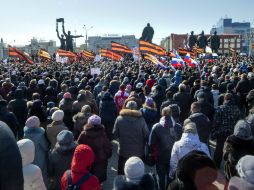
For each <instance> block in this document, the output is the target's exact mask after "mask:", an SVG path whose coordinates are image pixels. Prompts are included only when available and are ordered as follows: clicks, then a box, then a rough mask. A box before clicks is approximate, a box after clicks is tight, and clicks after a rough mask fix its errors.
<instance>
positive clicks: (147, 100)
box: [145, 97, 154, 107]
mask: <svg viewBox="0 0 254 190" xmlns="http://www.w3.org/2000/svg"><path fill="white" fill-rule="evenodd" d="M145 103H146V105H147V106H149V107H154V101H153V98H150V97H149V98H146V101H145Z"/></svg>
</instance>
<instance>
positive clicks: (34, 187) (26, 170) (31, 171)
mask: <svg viewBox="0 0 254 190" xmlns="http://www.w3.org/2000/svg"><path fill="white" fill-rule="evenodd" d="M17 144H18V147H19V150H20V153H21V157H22V165H23V176H24V189H25V190H46V187H45V184H44V182H43V178H42V174H41V169H40V168H39V167H38V166H36V165H34V164H32V162H33V161H34V153H35V147H34V143H33V142H32V141H31V140H29V139H23V140H20V141H18V142H17Z"/></svg>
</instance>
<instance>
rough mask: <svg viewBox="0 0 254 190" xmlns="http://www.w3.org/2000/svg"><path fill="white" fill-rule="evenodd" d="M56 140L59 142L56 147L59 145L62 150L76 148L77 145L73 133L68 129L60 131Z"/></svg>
mask: <svg viewBox="0 0 254 190" xmlns="http://www.w3.org/2000/svg"><path fill="white" fill-rule="evenodd" d="M56 140H57V143H56V145H55V147H56V148H58V147H59V148H61V149H62V150H70V149H74V148H75V147H76V146H77V145H76V143H75V142H74V137H73V133H72V132H71V131H68V130H62V131H61V132H60V133H58V135H57V137H56Z"/></svg>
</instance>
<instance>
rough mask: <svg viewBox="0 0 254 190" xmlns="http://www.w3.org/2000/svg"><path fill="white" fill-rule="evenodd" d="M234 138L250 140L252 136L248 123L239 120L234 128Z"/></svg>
mask: <svg viewBox="0 0 254 190" xmlns="http://www.w3.org/2000/svg"><path fill="white" fill-rule="evenodd" d="M234 136H236V137H238V138H239V139H242V140H251V139H252V138H253V136H252V132H251V128H250V125H249V123H248V122H247V121H244V120H239V121H238V122H237V123H236V125H235V128H234Z"/></svg>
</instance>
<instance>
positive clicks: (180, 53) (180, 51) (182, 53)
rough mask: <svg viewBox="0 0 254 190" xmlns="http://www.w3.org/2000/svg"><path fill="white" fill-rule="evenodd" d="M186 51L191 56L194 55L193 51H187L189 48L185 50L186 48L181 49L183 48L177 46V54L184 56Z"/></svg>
mask: <svg viewBox="0 0 254 190" xmlns="http://www.w3.org/2000/svg"><path fill="white" fill-rule="evenodd" d="M187 53H189V54H190V57H191V58H194V57H195V53H194V52H193V51H189V50H186V49H183V48H178V54H179V55H181V56H185V55H186V54H187Z"/></svg>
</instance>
